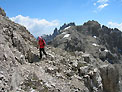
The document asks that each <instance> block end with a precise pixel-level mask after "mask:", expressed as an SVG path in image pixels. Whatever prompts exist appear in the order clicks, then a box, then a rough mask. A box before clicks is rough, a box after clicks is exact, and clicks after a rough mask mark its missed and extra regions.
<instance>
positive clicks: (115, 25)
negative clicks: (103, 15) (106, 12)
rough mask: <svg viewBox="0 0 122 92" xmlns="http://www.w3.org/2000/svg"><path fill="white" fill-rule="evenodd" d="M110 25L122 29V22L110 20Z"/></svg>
mask: <svg viewBox="0 0 122 92" xmlns="http://www.w3.org/2000/svg"><path fill="white" fill-rule="evenodd" d="M108 26H109V27H110V28H118V29H119V30H121V31H122V23H120V24H119V23H114V22H108Z"/></svg>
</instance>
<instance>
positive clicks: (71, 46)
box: [50, 21, 122, 63]
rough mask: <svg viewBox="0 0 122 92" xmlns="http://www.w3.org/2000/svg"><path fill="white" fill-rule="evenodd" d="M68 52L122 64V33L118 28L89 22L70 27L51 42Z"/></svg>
mask: <svg viewBox="0 0 122 92" xmlns="http://www.w3.org/2000/svg"><path fill="white" fill-rule="evenodd" d="M50 45H53V46H54V47H59V48H62V49H64V50H66V51H83V52H89V53H92V54H93V56H94V57H100V58H101V60H103V61H105V60H107V61H108V62H110V63H122V32H121V31H120V30H118V29H117V28H115V29H111V28H108V27H106V26H104V25H103V26H102V27H101V25H100V24H99V23H98V22H97V21H88V22H86V23H84V24H83V25H81V26H70V27H68V28H66V29H64V30H62V31H61V32H60V34H58V35H57V36H56V37H55V38H54V40H52V41H51V42H50Z"/></svg>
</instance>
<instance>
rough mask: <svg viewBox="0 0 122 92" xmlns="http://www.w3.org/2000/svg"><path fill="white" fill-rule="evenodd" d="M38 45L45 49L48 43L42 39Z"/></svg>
mask: <svg viewBox="0 0 122 92" xmlns="http://www.w3.org/2000/svg"><path fill="white" fill-rule="evenodd" d="M38 44H39V47H40V48H44V46H45V44H46V43H45V41H44V39H41V40H39V41H38Z"/></svg>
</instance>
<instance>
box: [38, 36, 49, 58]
mask: <svg viewBox="0 0 122 92" xmlns="http://www.w3.org/2000/svg"><path fill="white" fill-rule="evenodd" d="M45 45H46V43H45V40H44V39H43V38H42V37H38V47H39V50H40V59H42V52H43V53H44V54H45V55H46V56H47V53H46V52H45V49H44V47H45Z"/></svg>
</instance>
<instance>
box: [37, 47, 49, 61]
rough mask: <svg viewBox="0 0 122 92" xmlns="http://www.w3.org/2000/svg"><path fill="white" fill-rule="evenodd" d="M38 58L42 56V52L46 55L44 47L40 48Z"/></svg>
mask: <svg viewBox="0 0 122 92" xmlns="http://www.w3.org/2000/svg"><path fill="white" fill-rule="evenodd" d="M39 50H40V59H41V58H42V52H43V53H44V54H45V55H47V53H46V52H45V49H44V48H40V49H39Z"/></svg>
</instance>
